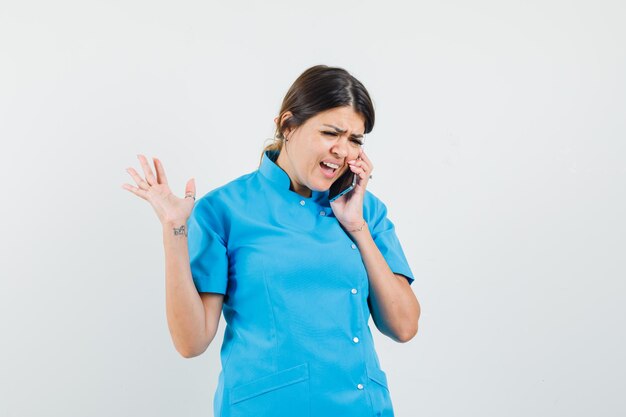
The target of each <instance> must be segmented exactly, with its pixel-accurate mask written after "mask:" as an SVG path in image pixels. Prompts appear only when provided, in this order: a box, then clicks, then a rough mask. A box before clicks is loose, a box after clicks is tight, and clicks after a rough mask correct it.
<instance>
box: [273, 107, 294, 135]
mask: <svg viewBox="0 0 626 417" xmlns="http://www.w3.org/2000/svg"><path fill="white" fill-rule="evenodd" d="M291 117H293V113H292V112H290V111H286V112H285V113H283V115H282V116H281V118H280V121H281V122H280V125H281V126H282V125H283V124H284V123H285V120H287V119H289V118H291ZM274 121H275V122H276V121H278V117H276V118H275V119H274ZM293 129H294V128H293V127H292V128H289V129H287V130H286V131H285V132H284V133H283V134H284V135H285V136H289V134H290V133H291V132H292V131H293Z"/></svg>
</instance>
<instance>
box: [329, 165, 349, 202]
mask: <svg viewBox="0 0 626 417" xmlns="http://www.w3.org/2000/svg"><path fill="white" fill-rule="evenodd" d="M355 186H356V174H355V173H354V172H352V170H351V169H350V168H349V167H348V170H347V171H346V172H344V173H343V174H342V175H341V177H339V178H337V180H336V181H335V182H333V184H332V185H331V186H330V190H329V191H328V201H329V202H333V201H335V200H336V199H338V198H339V197H341V196H342V195H344V194H345V193H347V192H349V191H351V190H353V189H354V187H355Z"/></svg>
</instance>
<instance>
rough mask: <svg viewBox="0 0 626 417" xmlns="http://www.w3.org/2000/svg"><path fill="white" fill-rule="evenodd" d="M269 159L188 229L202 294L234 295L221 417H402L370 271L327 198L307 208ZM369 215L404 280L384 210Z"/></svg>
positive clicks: (199, 210)
mask: <svg viewBox="0 0 626 417" xmlns="http://www.w3.org/2000/svg"><path fill="white" fill-rule="evenodd" d="M277 156H278V151H266V152H265V154H264V156H263V161H262V163H261V166H260V167H259V169H258V170H256V171H254V172H252V173H249V174H246V175H243V176H241V177H239V178H237V179H235V180H234V181H231V182H230V183H228V184H226V185H224V186H221V187H219V188H216V189H214V190H213V191H211V192H209V193H208V194H206V195H205V196H203V197H202V198H200V199H198V201H197V202H196V204H195V206H194V209H193V212H192V214H191V217H190V218H189V221H188V242H189V255H190V261H191V273H192V276H193V281H194V284H195V286H196V288H197V290H198V292H213V293H220V294H224V304H223V310H222V311H223V314H224V318H225V319H226V323H227V325H226V330H225V333H224V341H223V344H222V348H221V354H220V356H221V363H222V370H221V372H220V375H219V380H218V387H217V390H216V392H215V397H214V401H213V406H214V415H215V417H243V416H245V417H251V416H254V417H265V416H268V417H269V416H271V417H283V416H284V417H287V416H289V417H294V416H297V417H309V416H310V417H313V416H342V417H348V416H359V417H363V416H372V417H374V416H380V417H391V416H393V407H392V403H391V397H390V394H389V387H388V384H387V377H386V374H385V372H384V371H383V370H382V369H381V368H380V363H379V361H378V356H377V354H376V351H375V348H374V341H373V339H372V334H371V331H370V328H369V326H368V320H369V316H370V310H369V306H368V302H367V298H368V294H369V285H368V277H367V272H366V270H365V266H364V264H363V260H362V258H361V255H360V252H359V250H358V248H357V246H356V243H355V242H354V241H353V240H352V238H351V237H350V235H349V234H347V233H346V232H345V231H344V230H343V229H342V227H341V225H340V224H339V221H338V220H337V219H336V217H335V216H334V214H333V212H332V209H331V207H330V204H329V202H328V191H325V192H318V191H312V195H311V197H309V198H306V197H302V196H301V195H299V194H297V193H296V192H295V191H291V190H290V189H289V186H290V180H289V176H288V175H287V173H286V172H285V171H283V169H282V168H280V167H279V166H278V165H277V164H276V163H275V160H276V158H277ZM363 216H364V219H365V220H366V221H367V222H368V226H369V229H370V232H371V234H372V236H373V238H374V242H375V243H376V245H377V247H378V248H379V249H380V251H381V253H382V255H383V256H384V258H385V260H386V261H387V264H388V265H389V267H390V268H391V270H392V271H393V272H394V273H397V274H402V275H404V276H405V277H406V279H407V280H408V282H409V284H411V283H412V282H413V273H412V272H411V269H410V268H409V265H408V263H407V261H406V258H405V256H404V253H403V251H402V248H401V246H400V242H399V240H398V237H397V236H396V233H395V231H394V225H393V223H392V222H391V221H390V220H389V219H388V218H387V209H386V207H385V205H384V204H383V203H382V202H381V201H380V200H379V199H378V198H377V197H375V196H374V195H373V194H372V193H371V192H369V191H366V195H365V198H364V203H363Z"/></svg>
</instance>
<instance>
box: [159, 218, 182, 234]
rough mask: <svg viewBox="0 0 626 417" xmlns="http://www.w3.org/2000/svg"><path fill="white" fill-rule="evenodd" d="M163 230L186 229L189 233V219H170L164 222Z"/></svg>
mask: <svg viewBox="0 0 626 417" xmlns="http://www.w3.org/2000/svg"><path fill="white" fill-rule="evenodd" d="M162 226H163V231H167V232H171V231H172V230H174V231H177V230H180V231H184V232H185V234H187V233H186V232H187V220H168V221H165V222H163V224H162Z"/></svg>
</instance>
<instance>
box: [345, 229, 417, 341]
mask: <svg viewBox="0 0 626 417" xmlns="http://www.w3.org/2000/svg"><path fill="white" fill-rule="evenodd" d="M350 234H351V235H352V237H353V238H354V239H355V241H356V243H357V246H358V248H359V251H360V253H361V258H362V259H363V263H364V265H365V269H366V271H367V276H368V279H369V285H370V301H371V308H372V316H373V318H374V320H375V323H376V326H377V327H378V328H379V329H380V331H381V332H382V333H384V334H386V335H387V336H389V337H391V338H393V339H395V340H396V341H399V342H406V341H408V340H410V339H412V338H413V336H415V334H416V333H417V323H418V320H419V316H420V307H419V303H418V301H417V298H416V297H415V294H414V293H413V291H412V290H411V287H410V285H409V283H408V282H407V280H406V278H404V277H402V276H398V275H395V274H394V273H393V271H391V269H390V268H389V265H387V261H386V260H385V258H384V257H383V255H382V253H381V252H380V250H379V249H378V247H377V246H376V243H375V242H374V239H373V238H372V235H371V233H370V231H369V228H368V226H367V225H366V226H365V227H364V228H363V230H361V231H355V232H350Z"/></svg>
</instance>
